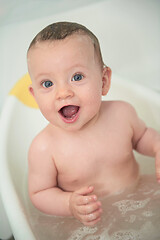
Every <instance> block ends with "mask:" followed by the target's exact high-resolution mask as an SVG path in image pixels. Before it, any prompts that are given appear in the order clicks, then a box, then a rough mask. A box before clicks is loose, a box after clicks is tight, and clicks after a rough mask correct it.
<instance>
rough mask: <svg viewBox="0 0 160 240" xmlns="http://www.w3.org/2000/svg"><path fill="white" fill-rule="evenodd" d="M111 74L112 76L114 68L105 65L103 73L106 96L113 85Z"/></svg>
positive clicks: (104, 93) (103, 89) (103, 91)
mask: <svg viewBox="0 0 160 240" xmlns="http://www.w3.org/2000/svg"><path fill="white" fill-rule="evenodd" d="M111 76H112V70H111V69H110V68H109V67H107V66H106V65H104V68H103V73H102V95H103V96H105V95H106V94H107V93H108V91H109V89H110V85H111Z"/></svg>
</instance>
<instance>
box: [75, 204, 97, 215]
mask: <svg viewBox="0 0 160 240" xmlns="http://www.w3.org/2000/svg"><path fill="white" fill-rule="evenodd" d="M99 209H101V202H99V201H98V202H94V203H91V204H86V205H81V206H79V208H78V212H79V213H80V214H84V215H87V214H90V213H93V212H95V211H96V210H99Z"/></svg>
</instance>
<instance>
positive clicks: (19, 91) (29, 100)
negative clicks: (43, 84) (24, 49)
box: [9, 73, 38, 108]
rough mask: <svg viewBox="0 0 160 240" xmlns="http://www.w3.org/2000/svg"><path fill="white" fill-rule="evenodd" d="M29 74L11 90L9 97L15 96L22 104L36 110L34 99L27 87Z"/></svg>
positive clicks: (29, 82) (29, 81)
mask: <svg viewBox="0 0 160 240" xmlns="http://www.w3.org/2000/svg"><path fill="white" fill-rule="evenodd" d="M31 83H32V82H31V79H30V76H29V74H28V73H27V74H25V75H24V76H23V77H22V78H21V79H20V80H19V81H18V82H17V83H16V84H15V85H14V87H13V88H12V89H11V91H10V92H9V95H13V96H15V97H16V98H17V99H18V100H19V101H21V102H22V103H23V104H25V105H27V106H28V107H31V108H38V105H37V103H36V101H35V99H34V97H33V96H32V95H31V94H30V92H29V90H28V87H29V85H30V84H31Z"/></svg>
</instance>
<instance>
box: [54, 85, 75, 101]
mask: <svg viewBox="0 0 160 240" xmlns="http://www.w3.org/2000/svg"><path fill="white" fill-rule="evenodd" d="M73 96H74V92H73V90H72V89H71V87H70V86H68V85H63V86H60V87H58V89H57V93H56V99H58V100H62V99H66V98H71V97H73Z"/></svg>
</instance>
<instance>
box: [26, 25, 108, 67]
mask: <svg viewBox="0 0 160 240" xmlns="http://www.w3.org/2000/svg"><path fill="white" fill-rule="evenodd" d="M73 34H77V35H86V36H88V37H89V38H90V39H91V41H92V43H93V46H94V49H95V52H96V54H97V57H98V60H99V63H100V65H101V67H102V68H103V66H104V63H103V59H102V54H101V49H100V44H99V41H98V39H97V37H96V36H95V35H94V34H93V33H92V32H91V31H90V30H89V29H88V28H86V27H85V26H83V25H81V24H78V23H74V22H56V23H53V24H50V25H48V26H47V27H45V28H44V29H43V30H41V31H40V32H39V33H38V34H37V35H36V36H35V37H34V39H33V40H32V42H31V43H30V45H29V48H28V52H29V50H30V49H31V48H32V47H34V46H36V44H37V43H40V42H44V41H56V40H63V39H65V38H67V37H69V36H71V35H73Z"/></svg>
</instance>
